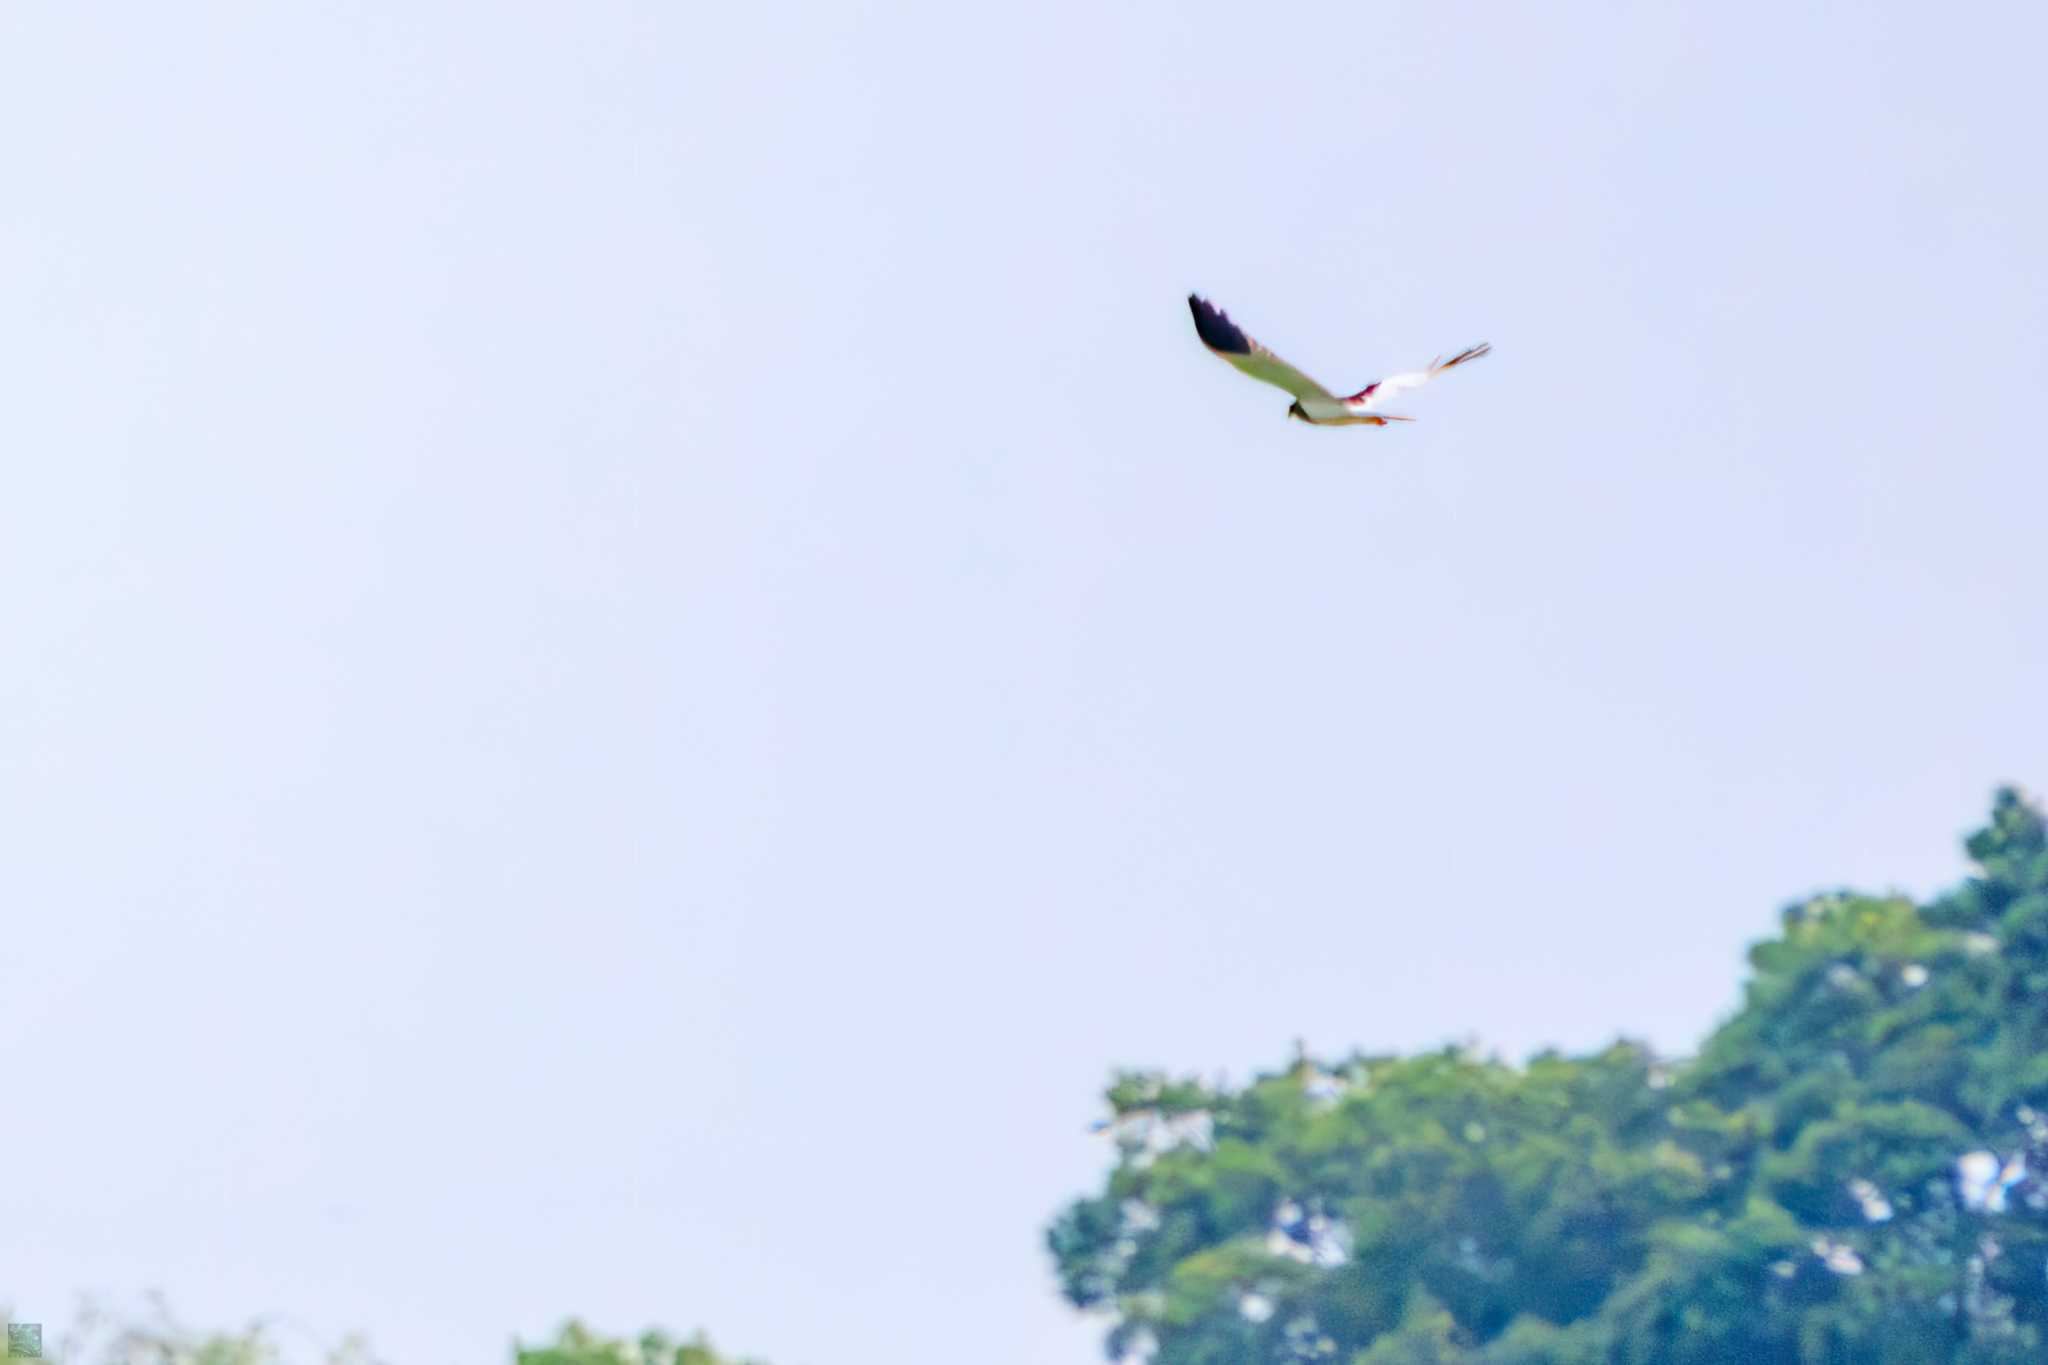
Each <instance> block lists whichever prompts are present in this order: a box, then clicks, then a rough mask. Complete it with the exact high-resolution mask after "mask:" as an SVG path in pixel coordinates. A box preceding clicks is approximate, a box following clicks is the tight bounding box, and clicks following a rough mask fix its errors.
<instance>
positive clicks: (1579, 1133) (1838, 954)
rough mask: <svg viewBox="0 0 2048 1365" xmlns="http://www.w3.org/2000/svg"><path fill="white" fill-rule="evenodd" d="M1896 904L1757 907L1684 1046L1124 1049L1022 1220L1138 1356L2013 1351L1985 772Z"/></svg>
mask: <svg viewBox="0 0 2048 1365" xmlns="http://www.w3.org/2000/svg"><path fill="white" fill-rule="evenodd" d="M1968 850H1969V853H1970V856H1971V857H1972V858H1973V859H1974V860H1975V862H1976V864H1977V866H1978V869H1979V871H1978V875H1977V876H1975V877H1973V878H1971V879H1970V880H1969V881H1967V882H1966V883H1965V884H1964V885H1963V886H1961V887H1960V888H1958V889H1957V890H1955V891H1954V892H1952V893H1950V894H1948V895H1946V896H1943V897H1941V898H1939V899H1937V900H1935V901H1934V902H1932V903H1931V904H1927V905H1915V904H1913V903H1912V902H1910V901H1908V900H1906V899H1903V898H1900V897H1896V896H1892V897H1873V896H1861V895H1853V894H1836V895H1828V896H1821V897H1816V898H1814V899H1811V900H1808V901H1805V902H1803V903H1801V904H1798V905H1794V906H1792V907H1790V908H1788V909H1787V910H1786V911H1785V912H1784V917H1783V926H1782V930H1781V932H1780V933H1779V935H1778V936H1777V937H1775V938H1773V939H1771V940H1769V941H1767V942H1764V943H1761V944H1759V945H1757V946H1756V947H1755V948H1754V949H1753V950H1752V951H1751V953H1750V964H1751V966H1752V968H1753V969H1754V972H1753V976H1752V979H1751V980H1750V982H1749V984H1748V987H1747V990H1746V993H1745V996H1744V999H1743V1002H1742V1005H1741V1007H1740V1009H1739V1010H1738V1012H1737V1013H1736V1014H1735V1015H1734V1016H1733V1017H1732V1018H1730V1019H1729V1020H1728V1021H1727V1022H1726V1023H1725V1024H1723V1025H1722V1026H1721V1027H1720V1028H1719V1029H1717V1030H1716V1031H1715V1032H1714V1033H1713V1034H1712V1036H1711V1037H1709V1038H1708V1039H1707V1041H1706V1043H1705V1044H1704V1046H1703V1047H1702V1048H1701V1049H1700V1052H1699V1054H1698V1056H1696V1057H1695V1058H1693V1059H1691V1060H1690V1061H1687V1062H1684V1063H1681V1064H1666V1063H1663V1062H1661V1061H1659V1060H1658V1059H1657V1058H1655V1057H1653V1056H1652V1055H1651V1054H1650V1052H1649V1051H1648V1050H1647V1049H1645V1048H1643V1047H1641V1046H1637V1045H1635V1044H1631V1043H1626V1042H1623V1043H1617V1044H1615V1045H1614V1046H1612V1047H1610V1048H1608V1049H1606V1050H1605V1051H1602V1052H1599V1053H1596V1054H1593V1055H1591V1056H1581V1057H1567V1056H1560V1055H1556V1054H1545V1055H1542V1056H1538V1057H1536V1058H1534V1059H1533V1060H1531V1061H1530V1062H1529V1063H1528V1064H1527V1065H1525V1066H1521V1067H1514V1066H1509V1065H1506V1064H1503V1063H1501V1062H1499V1061H1496V1060H1488V1059H1485V1058H1482V1057H1478V1056H1474V1055H1470V1054H1468V1053H1465V1052H1460V1051H1444V1052H1438V1053H1432V1054H1429V1055H1425V1056H1418V1057H1408V1058H1395V1057H1369V1056H1353V1057H1350V1058H1348V1059H1345V1060H1343V1061H1341V1062H1338V1063H1335V1064H1333V1065H1329V1066H1327V1067H1326V1066H1324V1065H1322V1064H1319V1063H1317V1062H1315V1061H1314V1060H1312V1059H1310V1058H1307V1057H1302V1058H1300V1059H1298V1060H1297V1062H1296V1064H1295V1065H1294V1066H1293V1067H1292V1068H1290V1069H1289V1070H1287V1071H1285V1072H1283V1073H1280V1074H1277V1075H1271V1076H1267V1077H1263V1078H1261V1079H1259V1080H1257V1081H1255V1082H1254V1083H1252V1084H1251V1085H1249V1086H1247V1087H1245V1088H1243V1089H1232V1090H1225V1089H1216V1088H1210V1087H1205V1086H1203V1085H1201V1084H1199V1083H1196V1082H1194V1081H1174V1080H1171V1079H1170V1078H1167V1077H1163V1076H1158V1075H1147V1074H1136V1073H1134V1074H1129V1075H1125V1076H1123V1077H1121V1078H1119V1080H1118V1081H1117V1083H1116V1084H1115V1086H1113V1087H1112V1088H1111V1090H1110V1092H1109V1096H1108V1098H1109V1102H1110V1106H1111V1110H1112V1113H1113V1115H1114V1117H1113V1119H1112V1120H1111V1121H1110V1127H1111V1130H1112V1132H1113V1133H1114V1135H1115V1137H1116V1141H1117V1144H1118V1152H1119V1158H1118V1161H1117V1164H1116V1166H1115V1168H1114V1169H1113V1171H1112V1172H1111V1173H1110V1175H1109V1177H1108V1180H1107V1184H1106V1188H1105V1189H1104V1190H1103V1191H1102V1192H1101V1193H1100V1194H1099V1195H1097V1196H1096V1197H1094V1198H1090V1199H1085V1200H1082V1201H1079V1202H1077V1203H1075V1204H1073V1205H1072V1206H1071V1207H1069V1208H1068V1209H1067V1210H1066V1211H1065V1212H1064V1213H1063V1214H1062V1215H1061V1216H1060V1217H1059V1218H1058V1220H1057V1221H1056V1222H1055V1224H1054V1225H1053V1227H1052V1228H1051V1230H1050V1232H1049V1234H1048V1236H1049V1241H1050V1244H1051V1248H1052V1251H1053V1255H1054V1258H1055V1261H1056V1264H1057V1268H1058V1274H1059V1277H1060V1283H1061V1286H1062V1288H1063V1290H1064V1291H1065V1293H1066V1295H1067V1297H1068V1298H1069V1299H1070V1300H1071V1301H1072V1302H1073V1303H1075V1304H1076V1305H1078V1306H1080V1307H1083V1308H1087V1309H1091V1310H1096V1311H1100V1312H1102V1313H1104V1314H1106V1315H1107V1316H1108V1318H1109V1320H1110V1323H1111V1327H1110V1331H1109V1337H1108V1350H1109V1354H1110V1355H1111V1356H1112V1357H1113V1358H1120V1359H1136V1358H1144V1357H1148V1356H1149V1357H1150V1358H1151V1360H1152V1361H1153V1362H1155V1365H1244V1363H1245V1362H1315V1361H1321V1360H1329V1361H1333V1362H1341V1363H1343V1365H1429V1363H1431V1362H1460V1363H1465V1365H1736V1363H1737V1362H1740V1365H1778V1363H1780V1362H1782V1363H1783V1365H1852V1363H1853V1365H1908V1363H1909V1362H1910V1365H1938V1363H1940V1362H1970V1365H1993V1363H1994V1362H1997V1363H2000V1365H2002V1363H2004V1362H2012V1363H2013V1365H2017V1363H2018V1362H2022V1361H2026V1362H2038V1361H2041V1360H2044V1359H2048V1179H2036V1178H2035V1176H2034V1174H2033V1173H2034V1172H2038V1171H2042V1170H2044V1169H2048V1167H2044V1163H2048V838H2044V831H2043V824H2042V818H2041V815H2040V813H2039V812H2038V811H2037V810H2035V809H2033V808H2031V807H2030V806H2028V805H2027V804H2026V803H2025V802H2024V801H2023V800H2022V799H2021V798H2020V797H2019V795H2018V794H2017V793H2014V792H2011V791H2006V792H2001V793H2000V794H1999V796H1998V798H1997V801H1996V804H1995V807H1994V809H1993V812H1992V817H1991V822H1990V824H1989V826H1988V827H1987V828H1985V829H1984V830H1982V831H1980V832H1979V833H1977V834H1976V835H1975V836H1973V837H1972V838H1971V839H1970V840H1969V841H1968Z"/></svg>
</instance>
